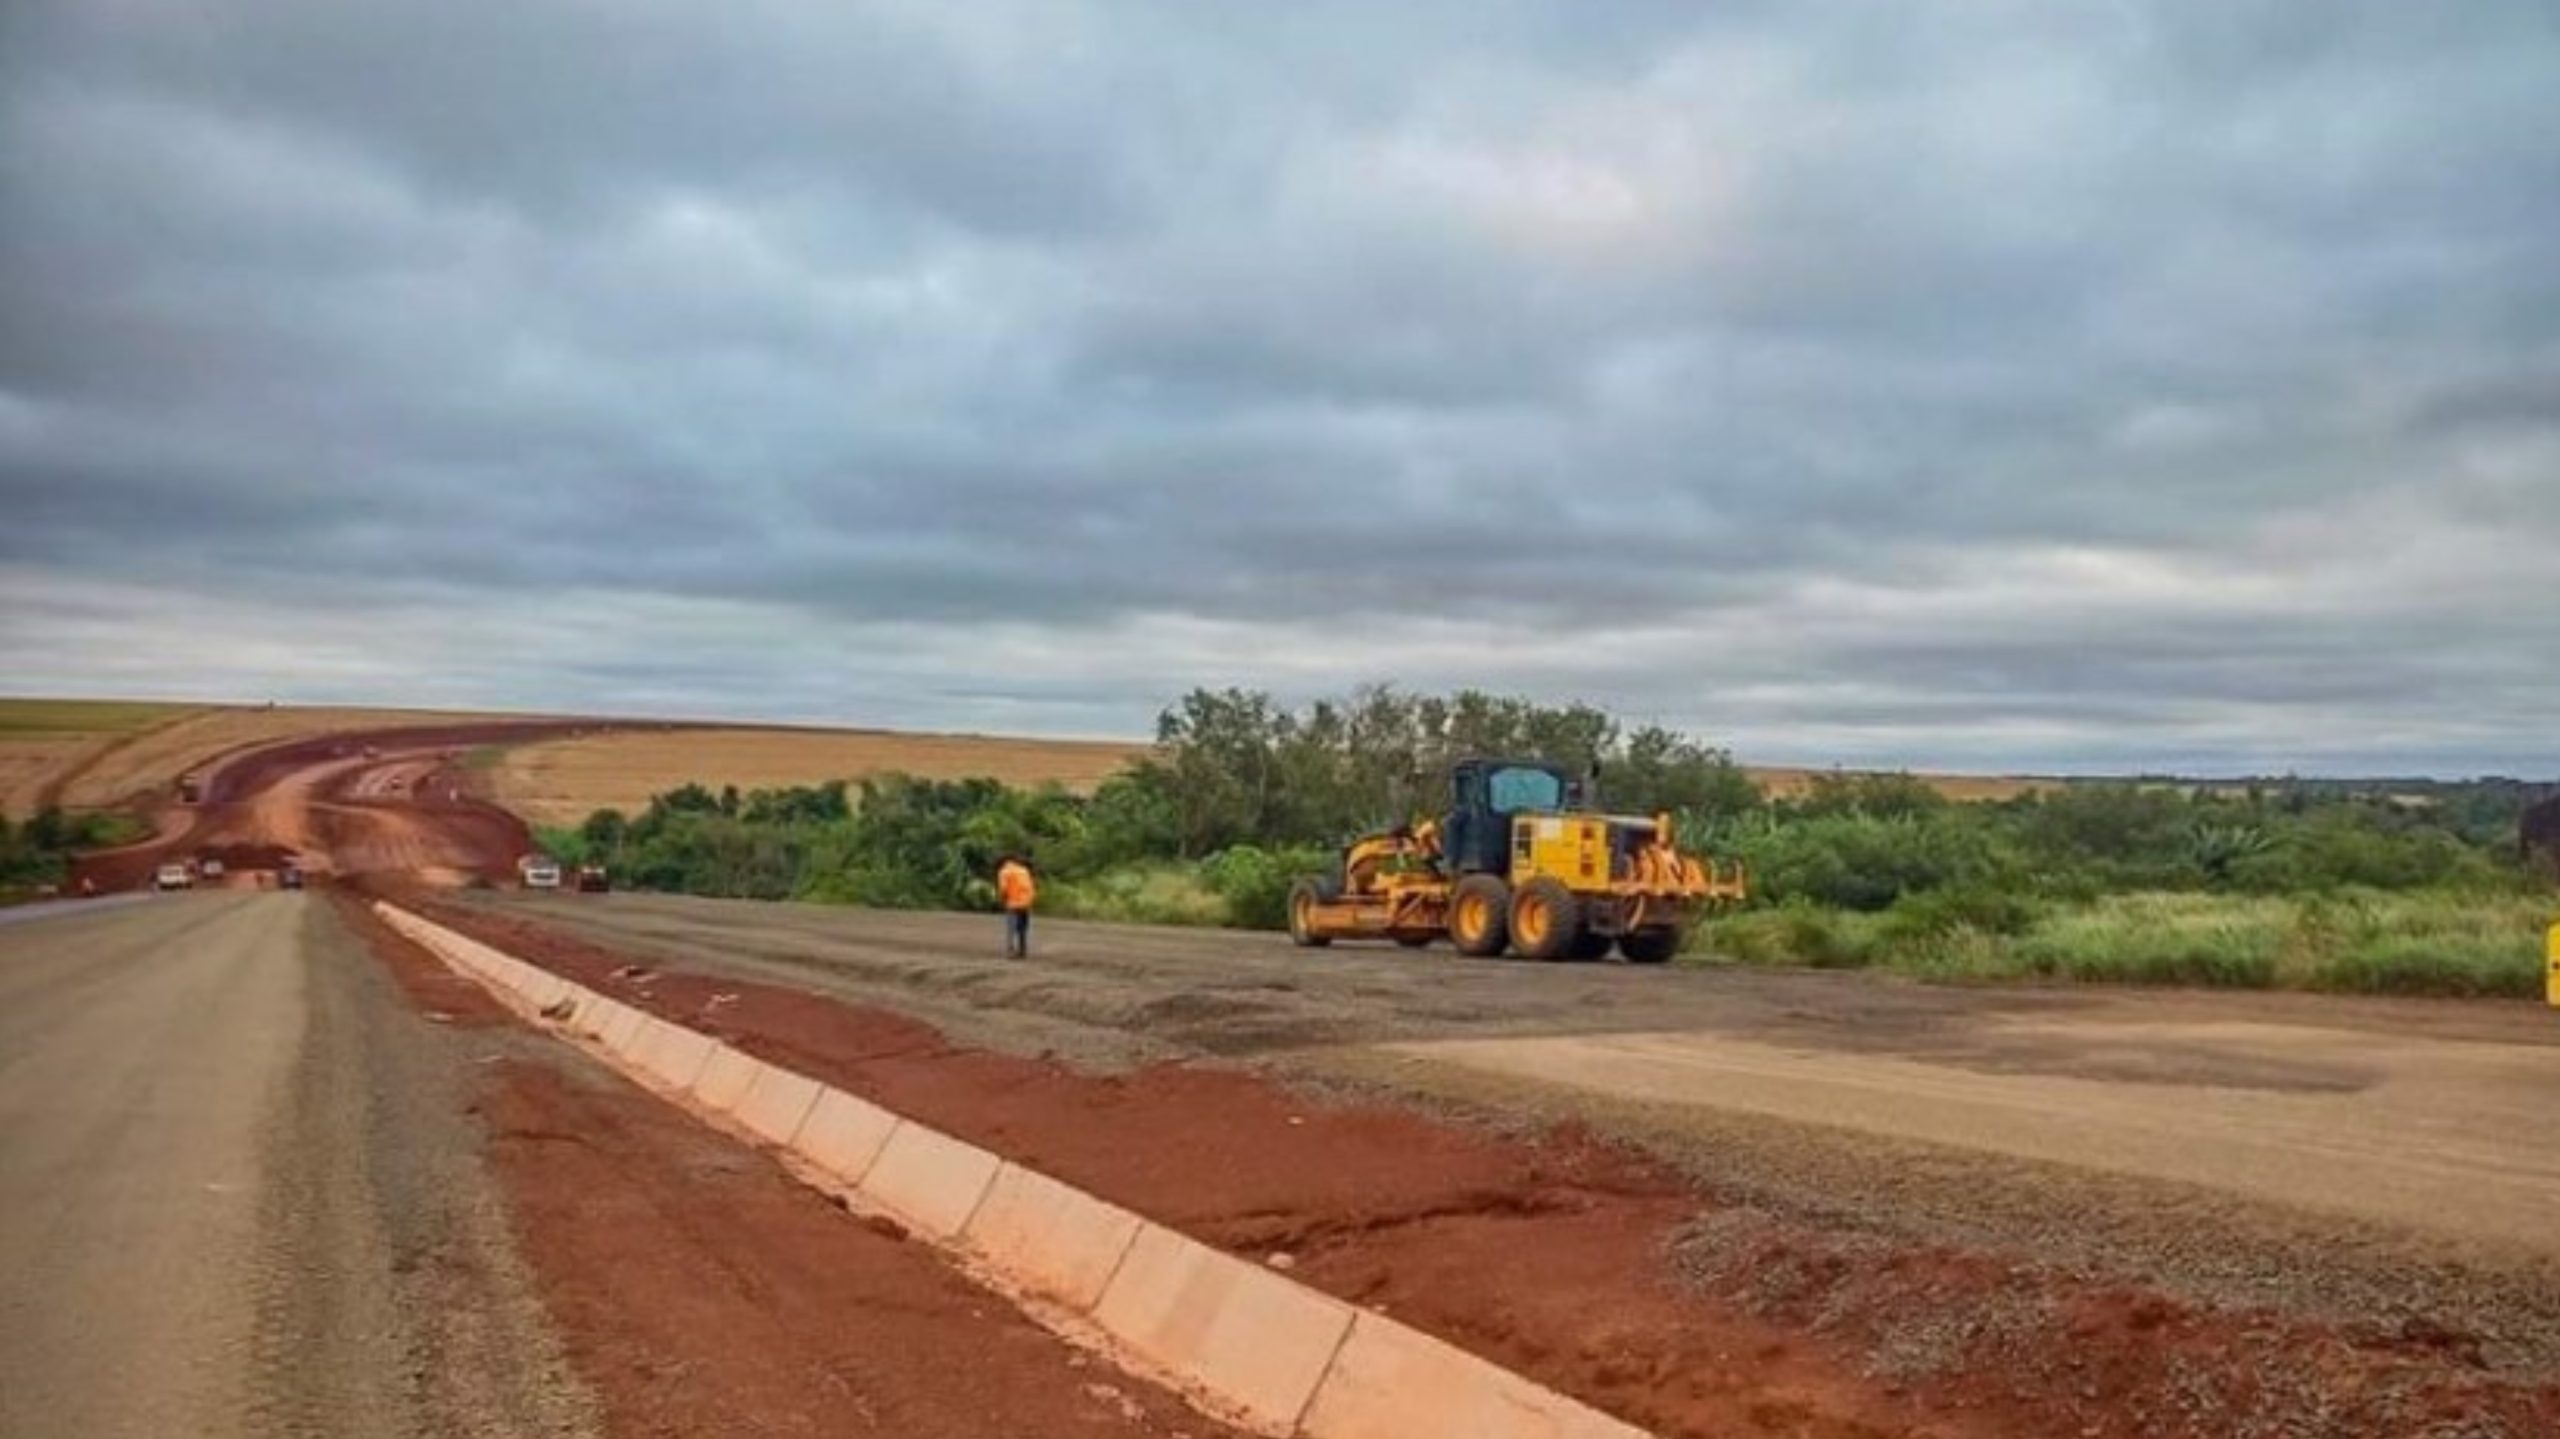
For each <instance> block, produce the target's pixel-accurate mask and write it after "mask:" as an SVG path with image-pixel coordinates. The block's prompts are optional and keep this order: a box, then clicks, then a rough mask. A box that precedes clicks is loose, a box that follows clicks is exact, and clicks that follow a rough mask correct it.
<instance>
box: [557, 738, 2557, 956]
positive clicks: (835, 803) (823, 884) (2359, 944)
mask: <svg viewBox="0 0 2560 1439" xmlns="http://www.w3.org/2000/svg"><path fill="white" fill-rule="evenodd" d="M1467 754H1501V755H1521V756H1532V757H1538V758H1546V759H1552V760H1556V761H1559V762H1562V763H1565V764H1567V765H1571V766H1574V767H1576V768H1582V769H1592V768H1596V770H1597V772H1598V774H1599V776H1600V788H1601V793H1602V794H1603V796H1604V797H1605V802H1606V806H1607V807H1608V808H1610V809H1614V810H1618V811H1622V812H1637V813H1649V812H1652V811H1655V810H1669V811H1672V812H1674V813H1675V814H1677V815H1678V816H1680V821H1681V834H1682V842H1683V844H1684V845H1685V846H1687V847H1690V848H1693V849H1694V848H1703V849H1705V850H1708V851H1709V852H1712V853H1714V854H1715V855H1717V856H1719V857H1720V858H1725V859H1739V860H1741V861H1743V862H1744V863H1745V864H1746V865H1747V866H1748V867H1749V869H1750V872H1751V875H1752V885H1753V899H1752V901H1751V903H1750V905H1748V906H1747V907H1745V908H1744V909H1742V910H1739V911H1737V912H1734V913H1731V914H1728V915H1724V916H1720V917H1717V918H1714V919H1711V920H1709V921H1708V922H1706V923H1705V924H1704V925H1702V926H1701V928H1700V930H1699V932H1698V933H1697V934H1696V935H1695V936H1694V937H1693V939H1692V943H1691V956H1690V957H1691V960H1692V962H1696V963H1704V964H1714V963H1736V964H1784V965H1812V966H1823V967H1867V966H1876V967H1882V968H1888V969H1892V970H1897V971H1901V972H1905V973H1910V974H1914V975H1918V976H1922V977H1925V978H1930V979H1939V980H1991V979H2004V978H2038V979H2052V980H2090V981H2128V982H2137V983H2160V984H2206V985H2236V986H2247V987H2295V988H2314V989H2331V990H2355V991H2372V992H2387V993H2432V994H2527V993H2534V992H2537V991H2538V990H2539V988H2540V985H2541V972H2542V965H2541V958H2540V953H2541V951H2540V943H2541V940H2540V936H2541V933H2542V929H2543V926H2544V925H2545V924H2547V923H2548V921H2549V918H2550V912H2551V907H2552V901H2551V898H2550V896H2549V895H2548V893H2547V891H2542V892H2538V891H2537V887H2536V886H2535V884H2534V882H2533V881H2532V880H2530V879H2529V878H2528V877H2527V876H2526V875H2525V874H2524V873H2523V872H2522V871H2521V869H2520V868H2519V867H2518V865H2517V863H2516V861H2515V858H2514V855H2513V852H2512V847H2513V836H2514V833H2515V824H2516V818H2517V815H2518V814H2519V813H2520V811H2521V810H2522V808H2523V806H2524V804H2525V803H2526V802H2527V801H2528V800H2529V799H2530V798H2531V795H2532V790H2531V788H2530V787H2529V786H2526V785H2523V784H2519V783H2514V782H2509V781H2501V780H2483V781H2473V782H2463V783H2437V782H2428V781H2393V782H2389V783H2376V784H2343V783H2334V782H2324V781H2293V780H2270V781H2263V782H2258V783H2252V784H2222V785H2212V786H2198V785H2191V784H2185V783H2179V782H2175V781H2169V780H2148V781H2140V780H2138V781H2128V782H2122V783H2075V784H2071V785H2065V786H2056V787H2052V788H2048V789H2043V790H2039V791H2036V792H2031V793H2026V794H2021V795H2017V796H2015V797H2013V798H2009V799H2004V800H1997V801H1976V802H1960V801H1957V800H1952V799H1949V798H1947V797H1946V796H1945V795H1944V794H1942V793H1941V792H1940V791H1939V790H1938V789H1937V788H1935V787H1933V786H1932V785H1930V784H1928V783H1927V782H1925V781H1922V780H1919V779H1915V778H1913V777H1910V776H1906V775H1833V776H1821V777H1818V778H1816V779H1815V780H1814V781H1813V782H1812V783H1811V784H1810V785H1808V786H1806V787H1804V788H1803V789H1802V791H1801V792H1799V793H1796V794H1793V795H1790V796H1787V797H1783V798H1772V797H1770V796H1768V795H1767V794H1765V793H1763V792H1762V790H1761V789H1760V788H1759V787H1758V786H1756V785H1754V784H1753V783H1752V781H1751V779H1750V778H1749V777H1748V776H1747V775H1746V774H1745V773H1744V772H1743V771H1742V770H1741V769H1740V768H1739V767H1737V766H1736V765H1735V764H1734V763H1733V761H1732V758H1731V756H1730V755H1728V754H1726V753H1725V752H1724V751H1722V750H1720V749H1717V748H1715V747H1713V746H1710V745H1706V744H1703V743H1701V742H1699V741H1697V740H1694V739H1692V738H1690V737H1688V736H1685V735H1681V734H1677V733H1674V732H1671V731H1667V730H1663V729H1659V728H1653V727H1639V728H1634V729H1628V728H1625V727H1622V726H1621V725H1619V724H1618V723H1617V722H1615V721H1614V720H1613V719H1611V718H1610V717H1609V716H1608V715H1606V714H1604V713H1602V712H1600V711H1598V710H1595V709H1592V708H1589V707H1587V706H1579V705H1569V706H1542V705H1538V704H1534V703H1531V702H1528V701H1524V700H1515V699H1505V698H1500V697H1495V696H1488V695H1483V694H1476V693H1462V694H1458V695H1455V696H1450V697H1447V698H1440V697H1432V696H1413V695H1406V694H1403V693H1400V692H1396V691H1392V690H1384V689H1375V690H1367V691H1363V692H1361V693H1359V694H1356V695H1353V696H1351V697H1350V698H1348V699H1346V700H1342V701H1337V702H1326V703H1319V704H1316V705H1313V706H1310V707H1308V708H1307V709H1304V710H1295V711H1293V710H1289V709H1287V708H1284V707H1281V706H1279V705H1277V704H1275V703H1274V702H1273V701H1272V700H1271V699H1270V698H1269V697H1268V696H1264V695H1259V694H1251V693H1243V692H1237V691H1223V692H1209V691H1199V692H1195V693H1193V694H1191V695H1188V696H1186V697H1185V698H1184V699H1183V700H1182V701H1181V702H1180V703H1179V704H1177V705H1175V706H1174V707H1173V708H1171V709H1169V710H1167V711H1166V712H1165V713H1164V715H1163V716H1162V718H1161V720H1160V721H1159V724H1158V730H1157V743H1156V746H1155V748H1154V749H1153V751H1152V752H1151V753H1150V754H1149V755H1148V757H1146V758H1145V759H1143V760H1141V761H1139V762H1138V763H1136V764H1134V765H1132V766H1131V767H1129V768H1128V769H1127V770H1126V771H1124V772H1123V773H1121V774H1120V775H1118V776H1115V777H1114V778H1112V779H1110V780H1108V781H1106V782H1104V783H1103V784H1102V785H1101V786H1100V787H1099V788H1097V789H1096V790H1095V791H1094V792H1093V793H1092V794H1090V795H1085V796H1079V795H1074V794H1070V793H1068V792H1067V791H1065V790H1064V789H1061V788H1057V787H1054V786H1053V787H1045V788H1038V789H1024V788H1019V787H1013V786H1008V785H1004V784H1001V783H998V782H997V781H994V780H989V779H976V780H928V779H916V778H911V777H904V776H888V777H883V778H877V779H872V780H866V781H863V782H861V783H859V784H853V783H847V782H835V783H830V784H824V785H816V786H798V787H788V788H779V789H761V790H751V791H747V792H745V793H740V792H739V791H737V790H736V789H724V790H722V791H719V792H717V793H715V792H713V791H711V790H709V789H707V788H705V787H703V786H699V785H687V786H684V787H682V788H679V789H676V790H672V791H669V792H667V793H664V794H660V795H658V796H657V797H656V798H655V799H653V800H652V801H651V802H650V803H649V805H648V806H647V807H646V808H645V809H644V810H642V811H641V812H640V813H638V814H636V815H626V814H624V813H622V812H620V811H616V810H601V811H598V812H597V813H595V814H593V815H591V816H589V817H588V819H587V820H586V821H585V822H584V823H583V824H581V825H578V826H577V827H575V828H570V829H551V830H545V831H542V835H543V838H544V841H545V843H546V845H547V846H548V847H549V848H551V849H552V850H554V851H555V852H556V853H558V854H559V855H560V856H561V857H563V858H565V859H569V860H572V861H586V860H597V861H601V862H603V863H605V864H607V865H609V866H611V867H612V868H613V869H614V871H615V872H616V875H617V881H618V882H619V883H621V884H624V885H627V886H629V887H633V888H639V889H655V890H670V891H681V892H688V893H699V894H718V895H733V896H743V897H754V898H766V899H785V898H794V899H806V900H815V901H821V902H832V903H845V904H860V905H871V906H879V907H891V908H961V909H967V908H987V907H990V906H991V905H992V903H993V895H992V890H991V888H990V885H989V881H988V876H989V875H990V874H991V873H992V870H993V868H994V864H995V861H996V859H997V858H998V857H999V856H1000V855H1002V854H1005V853H1007V852H1012V851H1021V852H1026V853H1029V854H1030V855H1032V856H1033V857H1034V858H1035V860H1036V862H1037V863H1038V866H1039V868H1040V870H1041V874H1042V908H1043V909H1044V910H1045V911H1048V912H1051V913H1057V914H1064V915H1070V916H1077V917H1085V918H1094V919H1110V920H1124V921H1132V922H1144V923H1169V924H1230V925H1243V926H1248V927H1256V928H1277V927H1279V926H1280V925H1281V923H1282V919H1283V906H1284V902H1285V898H1286V895H1287V891H1288V886H1289V883H1290V881H1291V880H1292V879H1293V878H1294V877H1295V876H1297V875H1299V874H1301V873H1305V872H1308V871H1310V870H1313V869H1315V868H1318V867H1320V866H1321V865H1323V864H1324V863H1325V862H1326V860H1327V859H1328V857H1329V856H1330V854H1331V853H1332V851H1333V849H1334V847H1335V846H1336V845H1338V844H1339V843H1340V842H1341V841H1342V840H1343V839H1344V838H1346V837H1348V836H1349V835H1352V834H1354V833H1358V832H1360V831H1363V830H1368V829H1374V828H1377V827H1380V826H1383V825H1386V824H1390V823H1394V822H1397V821H1399V820H1403V819H1408V818H1411V817H1412V816H1414V815H1416V814H1419V813H1423V812H1425V811H1427V810H1429V809H1431V808H1433V807H1435V806H1436V805H1437V804H1438V803H1440V801H1441V785H1442V784H1443V783H1444V780H1443V776H1444V774H1445V771H1446V769H1447V766H1448V763H1449V762H1450V761H1451V760H1453V759H1455V758H1457V757H1460V756H1462V755H1467Z"/></svg>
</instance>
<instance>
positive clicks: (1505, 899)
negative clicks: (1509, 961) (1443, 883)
mask: <svg viewBox="0 0 2560 1439" xmlns="http://www.w3.org/2000/svg"><path fill="white" fill-rule="evenodd" d="M1510 938H1511V886H1509V885H1507V884H1504V883H1503V882H1502V881H1501V880H1499V879H1497V878H1495V877H1494V876H1492V875H1489V874H1471V875H1468V876H1467V877H1466V878H1465V879H1462V880H1459V881H1458V887H1457V889H1455V890H1454V891H1452V892H1451V893H1450V895H1449V942H1450V943H1452V944H1454V945H1456V946H1457V947H1458V953H1460V954H1472V955H1476V956H1479V957H1481V956H1484V955H1489V954H1500V953H1502V946H1503V945H1504V944H1505V943H1507V942H1508V941H1509V940H1510Z"/></svg>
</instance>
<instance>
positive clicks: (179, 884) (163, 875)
mask: <svg viewBox="0 0 2560 1439" xmlns="http://www.w3.org/2000/svg"><path fill="white" fill-rule="evenodd" d="M151 887H152V888H153V889H193V888H195V887H196V877H195V876H194V875H192V874H189V873H188V872H187V867H186V866H185V865H183V864H174V863H173V864H164V865H162V866H160V867H159V868H158V869H156V870H153V871H152V872H151Z"/></svg>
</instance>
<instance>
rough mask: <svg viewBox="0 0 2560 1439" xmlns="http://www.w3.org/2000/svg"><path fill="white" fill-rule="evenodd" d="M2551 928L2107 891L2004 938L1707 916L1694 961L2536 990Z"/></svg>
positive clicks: (2427, 907)
mask: <svg viewBox="0 0 2560 1439" xmlns="http://www.w3.org/2000/svg"><path fill="white" fill-rule="evenodd" d="M2555 917H2560V906H2555V905H2554V904H2553V903H2552V902H2551V901H2550V900H2548V899H2547V898H2537V897H2535V896H2531V895H2520V894H2497V893H2469V892H2456V891H2401V892H2382V891H2346V892H2342V893H2338V894H2334V895H2317V896H2307V897H2303V898H2275V897H2266V896H2243V895H2211V894H2187V893H2146V894H2126V895H2111V896H2106V897H2103V898H2100V899H2096V900H2093V901H2089V902H2087V903H2082V904H2070V905H2060V906H2055V907H2053V908H2050V909H2047V910H2045V911H2043V912H2041V913H2034V914H2031V915H2028V916H2025V917H2023V918H2022V919H2021V920H2020V922H2018V923H2017V924H2016V926H2015V932H2014V933H2002V932H2000V930H1999V928H1998V927H1996V926H1987V925H1985V924H1981V923H1974V922H1968V921H1966V920H1965V919H1963V918H1957V919H1954V920H1952V921H1950V922H1946V923H1922V922H1916V921H1915V920H1914V919H1913V918H1912V917H1911V916H1906V915H1902V914H1899V913H1897V912H1896V911H1886V912H1885V913H1883V914H1852V913H1847V912H1842V911H1835V910H1823V909H1815V908H1809V907H1780V908H1775V909H1767V910H1758V911H1752V912H1747V913H1743V914H1739V915H1734V916H1731V917H1729V918H1726V919H1722V920H1717V921H1714V922H1712V923H1710V924H1709V925H1707V926H1706V927H1705V928H1704V929H1703V930H1702V931H1701V933H1700V935H1699V937H1698V940H1697V942H1696V943H1695V944H1694V945H1693V950H1694V951H1695V957H1696V958H1697V959H1698V960H1700V961H1702V962H1707V963H1714V962H1719V961H1722V962H1728V963H1741V964H1791V965H1811V966H1816V967H1843V966H1867V965H1873V966H1877V967H1880V968H1885V969H1890V970H1895V971H1899V972H1902V973H1907V974H1913V975H1917V976H1920V977H1923V978H1929V979H1942V980H1959V981H1963V980H2002V979H2050V980H2065V981H2074V982H2091V983H2122V984H2180V985H2211V986H2225V987H2233V988H2244V989H2312V990H2333V991H2345V992H2356V993H2369V994H2440V995H2534V994H2539V993H2540V992H2541V990H2542V985H2543V958H2542V954H2543V933H2544V931H2545V929H2546V928H2547V927H2548V926H2549V925H2550V923H2551V922H2552V920H2553V919H2554V918H2555Z"/></svg>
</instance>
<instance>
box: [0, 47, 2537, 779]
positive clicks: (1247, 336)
mask: <svg viewBox="0 0 2560 1439" xmlns="http://www.w3.org/2000/svg"><path fill="white" fill-rule="evenodd" d="M2556 14H2560V12H2555V10H2554V7H2553V6H2552V5H2550V4H2549V3H2547V0H2512V3H2499V0H2465V3H2455V4H2410V3H2403V0H2365V3H2349V0H2337V3H2321V4H2306V3H2302V0H2267V3H2246V0H2215V3H2211V4H2204V3H2180V0H2159V3H2140V0H2112V3H2088V4H2073V5H2055V4H2051V3H2045V0H1963V3H1952V2H1951V3H1945V4H1930V5H1917V6H1885V5H1876V4H1873V3H1867V0H1838V3H1819V0H1794V3H1787V4H1776V3H1770V4H1758V3H1723V4H1718V5H1713V6H1701V5H1694V4H1682V3H1670V0H1661V3H1654V0H1556V3H1552V4H1525V3H1521V4H1515V3H1505V0H1415V3H1405V4H1400V5H1380V4H1376V3H1374V0H1356V3H1355V0H1342V3H1331V0H1296V3H1290V4H1284V5H1274V4H1222V3H1204V0H1162V3H1144V0H1121V3H1115V4H1108V5H1105V4H1076V3H1068V0H1021V3H1007V0H972V3H968V4H949V3H939V0H913V3H905V0H886V3H880V0H874V3H864V4H860V5H847V4H834V3H820V0H805V3H785V0H729V3H725V4H719V5H704V4H700V3H697V0H502V3H488V0H377V3H366V4H347V3H344V0H76V3H75V0H9V3H7V4H6V5H5V6H0V691H5V692H15V693H30V694H41V693H83V694H133V695H154V696H158V695H175V696H219V697H238V698H266V697H282V698H288V699H320V698H327V699H345V700H367V701H374V700H378V701H386V702H401V703H428V702H433V703H445V704H457V705H468V706H490V707H526V708H571V709H578V710H585V711H634V712H659V713H678V714H688V715H712V714H725V715H739V716H756V717H769V718H792V719H816V720H842V721H847V722H856V723H875V724H880V723H885V724H901V725H911V726H936V727H968V728H977V729H988V730H1020V731H1034V732H1045V733H1061V734H1136V733H1144V732H1145V731H1146V729H1147V727H1148V724H1149V721H1150V718H1151V716H1152V714H1153V712H1154V710H1155V709H1156V708H1157V706H1158V705H1159V704H1160V703H1162V702H1163V701H1164V700H1165V699H1167V698H1169V697H1170V696H1171V695H1173V694H1175V693H1177V692H1179V691H1180V690H1182V689H1185V688H1188V687H1190V686H1193V685H1202V684H1208V685H1225V684H1241V685H1248V686H1258V687H1266V688H1271V689H1275V690H1277V691H1279V692H1281V693H1282V694H1284V695H1287V696H1290V697H1304V696H1308V695H1312V694H1316V693H1322V692H1329V691H1338V690H1342V689H1345V688H1348V687H1349V686H1351V685H1354V684H1357V683H1360V682H1363V681H1371V680H1393V681H1397V682H1400V683H1402V684H1404V685H1406V686H1409V687H1415V688H1424V689H1436V688H1445V687H1454V686H1458V685H1477V686H1483V687H1490V688H1497V689H1503V690H1514V691H1520V692H1526V693H1531V694H1535V695H1539V696H1542V697H1547V698H1557V699H1561V698H1569V697H1580V698H1587V699H1590V700H1593V701H1596V702H1600V703H1604V704H1608V705H1611V706H1613V707H1616V708H1618V709H1620V710H1622V711H1624V712H1625V713H1627V714H1629V715H1631V716H1633V717H1636V718H1639V719H1645V720H1655V721H1661V722H1665V723H1670V724H1674V725H1679V726H1683V727H1688V728H1692V729H1695V730H1697V731H1699V732H1702V733H1704V734H1706V735H1709V736H1712V737H1716V738H1719V739H1723V740H1726V741H1729V742H1730V743H1732V744H1734V745H1735V746H1736V747H1737V748H1738V749H1739V750H1740V751H1741V752H1742V753H1743V754H1744V755H1745V757H1746V758H1751V759H1757V760H1765V761H1771V762H1779V761H1808V762H1818V763H1827V762H1849V763H1876V762H1881V763H1896V764H1912V765H1935V766H1943V767H1961V768H1982V769H2008V768H2039V769H2083V770H2086V769H2108V768H2119V767H2125V766H2145V767H2168V766H2174V767H2182V768H2188V769H2199V770H2215V771H2232V770H2246V769H2257V768H2286V767H2299V768H2305V769H2317V770H2328V771H2340V770H2368V771H2369V770H2375V769H2387V770H2393V771H2409V770H2433V771H2437V772H2472V771H2481V770H2500V771H2506V772H2525V773H2532V774H2536V775H2549V774H2553V773H2555V772H2560V18H2555V15H2556Z"/></svg>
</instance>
